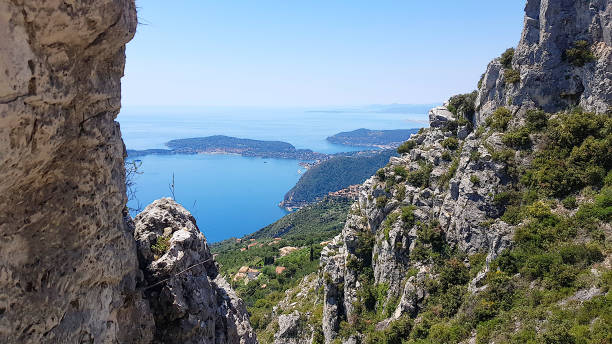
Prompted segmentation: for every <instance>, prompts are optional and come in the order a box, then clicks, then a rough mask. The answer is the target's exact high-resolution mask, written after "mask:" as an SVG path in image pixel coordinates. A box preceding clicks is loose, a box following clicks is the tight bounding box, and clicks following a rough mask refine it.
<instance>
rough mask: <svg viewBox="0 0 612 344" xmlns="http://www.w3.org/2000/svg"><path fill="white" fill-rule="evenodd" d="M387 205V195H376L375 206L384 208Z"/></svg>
mask: <svg viewBox="0 0 612 344" xmlns="http://www.w3.org/2000/svg"><path fill="white" fill-rule="evenodd" d="M385 205H387V196H378V197H376V207H377V208H384V207H385Z"/></svg>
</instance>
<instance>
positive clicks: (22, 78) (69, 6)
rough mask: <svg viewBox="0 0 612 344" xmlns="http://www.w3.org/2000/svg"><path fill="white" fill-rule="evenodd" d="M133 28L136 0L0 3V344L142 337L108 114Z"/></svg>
mask: <svg viewBox="0 0 612 344" xmlns="http://www.w3.org/2000/svg"><path fill="white" fill-rule="evenodd" d="M135 31H136V10H135V7H134V2H133V1H127V0H126V1H111V0H99V1H90V2H74V1H0V37H2V39H0V147H1V149H0V233H2V240H1V241H0V242H1V243H0V252H1V253H0V254H1V255H2V256H1V258H0V271H1V272H0V341H2V342H4V343H11V342H13V343H17V342H18V343H43V342H46V343H61V342H65V343H68V342H71V343H73V342H74V343H77V342H78V343H80V342H93V341H96V342H116V341H120V342H139V341H140V340H142V341H144V342H146V341H147V338H150V335H149V334H148V330H147V329H148V328H150V326H151V323H152V319H150V317H147V310H146V309H147V306H146V304H145V303H143V301H142V300H141V298H140V297H139V296H138V293H135V288H136V276H137V270H138V262H137V260H136V255H135V243H134V240H133V238H132V235H131V233H130V232H129V230H128V228H127V227H126V225H125V223H124V216H123V214H124V208H125V202H126V198H125V180H124V168H123V151H124V148H123V142H122V141H121V133H120V131H119V126H118V124H117V123H115V122H114V118H115V117H116V115H117V113H118V112H119V107H120V95H121V94H120V92H121V88H120V78H121V76H122V75H123V66H124V61H125V54H124V51H125V48H124V47H125V44H126V42H128V41H129V40H130V39H131V38H132V36H133V35H134V33H135ZM141 338H142V339H141Z"/></svg>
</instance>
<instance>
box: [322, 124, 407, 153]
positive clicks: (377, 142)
mask: <svg viewBox="0 0 612 344" xmlns="http://www.w3.org/2000/svg"><path fill="white" fill-rule="evenodd" d="M418 131H419V129H396V130H370V129H363V128H362V129H357V130H353V131H347V132H342V133H338V134H336V135H333V136H330V137H328V138H327V141H329V142H331V143H335V144H340V145H346V146H362V147H377V148H383V149H387V148H397V147H399V145H401V144H402V143H403V142H405V141H406V140H408V139H409V138H410V136H411V135H412V134H416V133H417V132H418Z"/></svg>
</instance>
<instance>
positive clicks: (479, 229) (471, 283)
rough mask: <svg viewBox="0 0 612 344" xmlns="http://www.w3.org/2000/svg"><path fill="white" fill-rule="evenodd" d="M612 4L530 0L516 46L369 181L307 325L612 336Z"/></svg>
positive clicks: (380, 336) (384, 334) (355, 336)
mask: <svg viewBox="0 0 612 344" xmlns="http://www.w3.org/2000/svg"><path fill="white" fill-rule="evenodd" d="M611 14H612V2H611V1H598V2H588V3H586V2H584V3H583V2H550V1H537V0H529V1H527V6H526V19H525V29H524V31H523V37H522V39H521V43H520V44H519V46H518V47H517V49H516V50H514V49H511V50H508V51H507V52H505V53H504V54H503V55H502V56H501V57H500V58H498V59H496V60H494V61H493V62H491V63H490V64H489V66H488V67H487V71H486V73H485V74H484V76H483V79H482V81H481V82H480V83H479V90H478V91H477V92H476V93H472V94H466V95H460V96H456V97H453V98H451V100H450V101H449V102H448V103H447V104H446V106H444V107H438V108H435V109H433V110H431V111H430V116H429V117H430V128H428V129H425V130H424V131H423V132H422V133H420V134H418V135H415V136H413V137H412V138H411V140H410V141H408V142H407V143H405V144H404V145H402V152H404V153H403V154H402V155H401V157H394V158H391V159H390V161H389V164H388V165H387V166H386V167H385V168H384V169H382V170H381V171H380V172H378V173H376V175H375V176H373V177H371V178H370V179H368V180H367V181H366V182H365V183H364V184H363V185H362V186H361V189H360V197H359V200H358V201H357V202H356V203H355V204H353V206H352V208H351V211H350V213H349V216H348V218H347V222H346V224H345V227H344V229H343V231H342V233H341V234H340V235H338V236H337V237H335V238H334V240H333V241H332V243H330V244H329V245H328V246H326V247H325V248H324V250H323V252H322V254H321V271H320V273H319V275H318V278H319V283H320V284H322V285H323V286H322V290H323V295H322V296H321V302H322V304H323V305H322V306H323V307H322V310H321V312H322V315H321V316H320V318H319V315H317V314H318V313H317V307H318V306H317V303H316V301H315V302H314V303H312V304H310V306H304V307H310V308H309V312H310V313H308V311H305V310H304V309H302V310H301V311H302V313H301V314H302V315H303V319H302V320H300V322H298V323H302V324H304V326H301V327H300V326H298V325H296V327H295V330H296V333H301V338H302V339H306V338H309V337H311V336H313V337H318V333H322V334H323V337H324V341H325V342H326V343H332V342H333V343H356V342H357V343H375V342H376V343H401V342H408V343H459V342H466V343H467V342H478V343H500V342H511V343H530V342H531V343H536V342H545V343H577V342H580V343H606V342H609V341H611V340H612V330H611V329H612V317H611V316H610V314H612V312H611V311H612V309H611V305H612V302H611V301H612V300H611V294H610V285H611V281H612V272H611V265H612V245H611V242H612V229H611V228H612V227H611V224H610V221H611V220H612V217H611V214H612V173H611V172H610V169H611V168H612V152H611V151H610V147H612V115H611V114H610V110H611V108H610V107H611V103H612V102H611V99H610V92H611V90H612V88H611V87H609V85H611V82H612V80H611V76H610V73H609V72H608V70H609V66H610V56H611V55H610V53H611V51H612V48H611V46H612V42H611V41H610V39H611V37H612V35H610V28H611V24H610V18H611ZM576 106H579V107H576ZM304 288H308V286H306V285H304ZM312 288H317V287H316V286H313V287H312ZM306 292H310V291H308V290H304V293H306ZM281 320H283V321H285V320H287V319H286V318H281V317H279V319H278V322H279V324H280V322H281ZM305 324H308V326H306V325H305ZM313 324H314V325H313ZM298 328H299V330H298ZM280 342H282V341H279V343H280Z"/></svg>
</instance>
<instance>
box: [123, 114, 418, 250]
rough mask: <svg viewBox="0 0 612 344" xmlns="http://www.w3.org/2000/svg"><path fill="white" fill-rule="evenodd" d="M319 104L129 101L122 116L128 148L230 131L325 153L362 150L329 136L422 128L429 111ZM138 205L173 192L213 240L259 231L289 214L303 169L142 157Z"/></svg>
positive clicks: (215, 158)
mask: <svg viewBox="0 0 612 344" xmlns="http://www.w3.org/2000/svg"><path fill="white" fill-rule="evenodd" d="M314 110H316V109H305V108H290V109H279V108H274V109H263V108H144V107H139V108H129V107H127V108H123V109H122V111H121V113H120V115H119V117H118V121H119V123H120V124H121V131H122V135H123V140H124V141H125V145H126V147H127V148H128V149H148V148H165V146H164V144H165V143H166V142H167V141H169V140H172V139H178V138H188V137H201V136H209V135H228V136H235V137H240V138H249V139H259V140H279V141H285V142H289V143H291V144H293V145H294V146H296V148H309V149H312V150H314V151H318V152H323V153H336V152H344V151H352V150H358V149H360V148H359V147H347V146H340V145H334V144H331V143H329V142H327V141H326V140H325V138H326V137H328V136H331V135H333V134H336V133H338V132H341V131H350V130H355V129H359V128H368V129H409V128H419V127H423V126H424V123H425V121H426V113H425V111H423V113H416V114H404V113H368V112H315V111H314ZM139 160H140V163H141V167H140V170H141V172H142V174H140V175H138V176H136V178H135V183H136V199H134V200H131V201H130V202H129V204H128V205H129V206H130V207H131V208H143V207H144V206H146V205H147V204H149V203H151V202H152V201H154V200H156V199H158V198H161V197H169V196H171V191H170V187H169V184H170V183H171V181H172V175H173V174H174V181H175V197H176V200H177V201H178V202H179V203H181V204H182V205H183V206H185V208H187V209H188V210H189V211H191V212H192V214H193V215H194V217H195V218H196V220H197V223H198V227H199V228H200V230H201V231H202V232H203V233H204V235H205V236H206V238H207V239H208V240H209V241H210V242H217V241H221V240H224V239H227V238H230V237H240V236H243V235H245V234H248V233H252V232H254V231H256V230H258V229H260V228H262V227H264V226H266V225H268V224H270V223H272V222H274V221H276V220H278V219H279V218H281V217H282V216H284V215H286V214H287V212H286V211H285V210H283V209H281V208H279V207H278V206H277V205H278V203H279V202H280V201H281V200H282V199H283V196H284V194H285V193H286V192H287V191H288V190H289V189H291V188H292V187H293V185H295V183H296V182H297V181H298V179H299V177H300V174H299V173H298V171H302V172H303V169H302V168H300V166H299V165H298V161H297V160H288V159H262V158H248V157H241V156H237V155H205V154H203V155H165V156H156V155H150V156H144V157H140V158H139Z"/></svg>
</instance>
